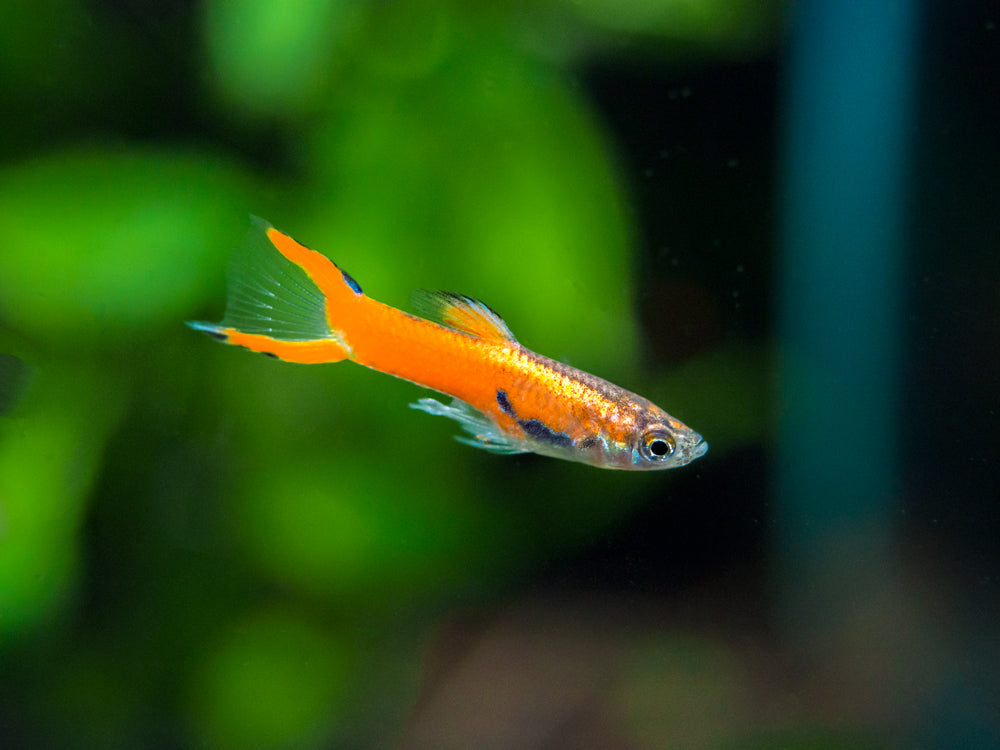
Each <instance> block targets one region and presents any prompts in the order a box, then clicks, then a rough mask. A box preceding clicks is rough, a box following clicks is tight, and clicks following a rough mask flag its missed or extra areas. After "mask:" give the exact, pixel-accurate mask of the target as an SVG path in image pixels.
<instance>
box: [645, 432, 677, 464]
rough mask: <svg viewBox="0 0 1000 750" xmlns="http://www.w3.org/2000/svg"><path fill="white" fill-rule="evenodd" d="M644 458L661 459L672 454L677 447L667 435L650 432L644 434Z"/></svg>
mask: <svg viewBox="0 0 1000 750" xmlns="http://www.w3.org/2000/svg"><path fill="white" fill-rule="evenodd" d="M645 447H646V458H648V459H649V460H650V461H663V460H665V459H667V458H670V456H671V455H672V454H673V452H674V449H675V448H676V447H677V446H676V443H674V439H673V438H672V437H670V436H669V435H663V434H660V433H652V434H650V435H647V436H646V446H645Z"/></svg>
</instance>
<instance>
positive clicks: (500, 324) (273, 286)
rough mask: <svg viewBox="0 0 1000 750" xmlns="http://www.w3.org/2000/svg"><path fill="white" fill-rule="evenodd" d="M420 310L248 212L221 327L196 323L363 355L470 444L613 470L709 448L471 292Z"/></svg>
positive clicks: (323, 357) (336, 353)
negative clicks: (561, 356) (555, 355)
mask: <svg viewBox="0 0 1000 750" xmlns="http://www.w3.org/2000/svg"><path fill="white" fill-rule="evenodd" d="M414 304H415V306H416V308H417V310H418V312H420V314H421V315H422V316H423V317H417V316H415V315H410V314H409V313H405V312H403V311H402V310H397V309H396V308H394V307H390V306H389V305H384V304H382V303H381V302H377V301H375V300H373V299H372V298H371V297H368V296H367V295H365V294H364V293H363V292H362V291H361V287H360V286H359V285H358V283H357V282H356V281H355V280H354V279H353V278H351V276H350V275H348V274H347V272H345V271H344V270H342V269H341V268H340V267H339V266H337V265H336V264H335V263H334V262H333V261H331V260H330V259H329V258H327V257H326V256H325V255H321V254H320V253H318V252H316V251H315V250H310V249H309V248H307V247H305V246H304V245H300V244H299V243H298V242H296V241H295V240H293V239H292V238H291V237H289V236H288V235H286V234H284V233H282V232H279V231H278V230H277V229H275V228H274V227H272V226H271V225H270V224H268V223H267V222H266V221H264V220H263V219H258V218H256V217H253V218H252V227H251V230H250V233H249V234H248V236H247V240H246V242H245V243H244V244H243V246H241V247H240V248H239V249H238V250H237V252H236V254H235V255H234V258H233V262H232V264H231V266H230V271H229V294H228V299H227V303H226V312H225V316H224V317H223V320H222V322H221V323H219V324H218V325H214V324H212V323H202V322H190V323H188V325H190V326H191V327H192V328H195V329H196V330H199V331H204V332H205V333H207V334H209V335H210V336H213V337H215V338H217V339H219V340H220V341H224V342H226V343H228V344H237V345H239V346H243V347H246V348H247V349H250V350H251V351H255V352H262V353H264V354H268V355H271V356H273V357H277V358H278V359H282V360H285V361H286V362H304V363H316V362H339V361H341V360H344V359H348V360H351V361H352V362H357V363H358V364H360V365H364V366H365V367H370V368H371V369H373V370H378V371H379V372H384V373H388V374H389V375H395V376H396V377H397V378H402V379H404V380H409V381H410V382H412V383H416V384H417V385H420V386H423V387H425V388H430V389H432V390H435V391H438V392H439V393H443V394H445V395H448V396H451V397H452V401H451V403H450V404H443V403H441V402H440V401H437V400H435V399H433V398H421V399H419V400H418V401H417V402H416V403H414V404H410V406H412V407H413V408H415V409H420V410H422V411H425V412H427V413H429V414H434V415H439V416H444V417H450V418H451V419H454V420H456V421H457V422H458V423H459V424H460V425H461V426H462V429H463V430H465V431H466V432H467V433H469V434H470V435H471V437H458V438H457V439H458V440H460V441H462V442H463V443H467V444H469V445H473V446H476V447H477V448H483V449H485V450H488V451H492V452H493V453H527V452H532V453H540V454H542V455H544V456H553V457H556V458H563V459H567V460H570V461H581V462H583V463H586V464H590V465H591V466H598V467H601V468H606V469H669V468H672V467H675V466H683V465H684V464H686V463H688V462H690V461H693V460H694V459H696V458H698V456H701V455H702V454H704V453H705V451H706V450H708V444H707V443H706V442H705V441H704V440H703V439H702V437H701V435H699V434H698V433H697V432H695V431H694V430H692V429H690V428H689V427H687V426H686V425H684V424H683V423H681V422H680V421H678V420H677V419H674V418H673V417H672V416H670V415H669V414H667V413H666V412H665V411H663V409H661V408H660V407H658V406H656V405H655V404H653V403H652V402H650V401H648V400H646V399H644V398H642V397H641V396H637V395H636V394H634V393H630V392H628V391H626V390H625V389H623V388H619V387H618V386H616V385H613V384H612V383H609V382H608V381H606V380H602V379H601V378H598V377H595V376H594V375H589V374H587V373H585V372H582V371H580V370H577V369H575V368H573V367H570V366H568V365H564V364H561V363H559V362H556V361H554V360H551V359H549V358H547V357H543V356H541V355H539V354H535V353H534V352H532V351H529V350H528V349H525V348H524V347H523V346H521V344H519V343H518V342H517V339H515V338H514V335H513V334H512V333H511V332H510V329H509V328H507V324H506V323H504V321H503V319H501V317H500V316H499V315H497V313H495V312H494V311H493V310H491V309H490V308H489V307H487V306H486V305H484V304H483V303H482V302H479V301H477V300H475V299H473V298H471V297H466V296H464V295H460V294H450V293H446V292H428V291H419V292H416V293H415V294H414Z"/></svg>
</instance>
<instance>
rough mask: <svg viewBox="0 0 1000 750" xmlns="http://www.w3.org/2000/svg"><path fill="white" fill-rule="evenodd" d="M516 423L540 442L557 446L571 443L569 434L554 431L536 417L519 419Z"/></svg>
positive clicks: (566, 446) (567, 446) (571, 439)
mask: <svg viewBox="0 0 1000 750" xmlns="http://www.w3.org/2000/svg"><path fill="white" fill-rule="evenodd" d="M517 423H518V424H519V425H521V429H522V430H524V432H525V434H526V435H528V436H529V437H532V438H534V439H535V440H537V441H539V442H541V443H548V444H549V445H555V446H557V447H559V448H569V447H571V446H572V445H573V438H571V437H570V436H569V435H564V434H563V433H561V432H555V431H554V430H553V429H552V428H551V427H548V426H547V425H546V424H545V423H544V422H541V421H539V420H537V419H519V420H518V421H517Z"/></svg>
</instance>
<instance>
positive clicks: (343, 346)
mask: <svg viewBox="0 0 1000 750" xmlns="http://www.w3.org/2000/svg"><path fill="white" fill-rule="evenodd" d="M228 280H229V290H228V295H227V301H226V314H225V316H224V317H223V319H222V322H221V323H219V324H217V325H216V324H213V323H204V322H201V321H190V322H188V325H189V326H191V327H192V328H194V329H195V330H197V331H202V332H204V333H207V334H208V335H210V336H212V337H214V338H217V339H219V340H220V341H224V342H226V343H228V344H236V345H238V346H244V347H246V348H247V349H250V350H252V351H255V352H262V353H264V354H269V355H271V356H274V357H277V358H279V359H283V360H285V361H286V362H303V363H310V364H311V363H317V362H339V361H340V360H342V359H348V358H350V356H351V350H350V346H348V344H347V342H346V340H345V338H344V335H343V333H342V332H341V331H339V330H338V329H337V328H335V327H334V324H333V321H334V320H337V319H341V320H344V319H349V318H347V317H346V316H347V315H348V314H349V313H350V311H349V309H347V308H349V307H350V306H351V305H352V304H353V303H356V302H358V301H360V300H361V299H363V298H364V295H363V293H362V292H361V287H360V286H358V284H357V282H356V281H354V279H352V278H351V277H350V276H349V275H348V274H347V273H345V272H343V271H341V270H340V268H338V267H337V265H336V264H335V263H334V262H333V261H331V260H330V259H329V258H327V257H326V256H325V255H321V254H320V253H317V252H316V251H315V250H310V249H309V248H307V247H305V246H304V245H300V244H299V243H298V242H296V241H295V240H293V239H292V238H291V237H289V236H288V235H286V234H283V233H282V232H279V231H278V230H277V229H275V228H274V227H272V226H271V225H270V224H268V223H267V222H266V221H264V220H263V219H259V218H257V217H256V216H253V217H251V228H250V232H249V233H248V234H247V237H246V240H245V241H244V242H243V244H242V245H241V246H240V247H239V248H238V249H237V251H236V252H235V253H234V255H233V259H232V261H231V263H230V267H229V276H228Z"/></svg>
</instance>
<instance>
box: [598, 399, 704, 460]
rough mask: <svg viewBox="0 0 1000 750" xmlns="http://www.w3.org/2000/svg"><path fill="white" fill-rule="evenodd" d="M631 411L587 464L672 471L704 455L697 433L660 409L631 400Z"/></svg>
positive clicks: (701, 441) (628, 411)
mask: <svg viewBox="0 0 1000 750" xmlns="http://www.w3.org/2000/svg"><path fill="white" fill-rule="evenodd" d="M632 406H633V407H634V408H632V409H629V410H627V412H626V413H625V414H623V415H622V417H621V424H620V425H619V428H620V429H615V430H612V431H610V432H611V433H612V434H610V435H606V436H605V437H604V439H602V440H600V441H599V442H598V443H597V444H596V445H595V446H594V447H595V448H597V450H596V451H594V452H593V453H592V454H591V456H590V457H589V460H587V462H588V463H591V464H593V465H596V466H602V467H604V468H609V469H626V470H632V471H651V470H658V469H675V468H677V467H678V466H684V465H685V464H689V463H691V462H692V461H694V460H695V459H696V458H698V457H700V456H703V455H705V452H706V451H707V450H708V443H707V442H706V441H705V439H704V438H703V437H702V436H701V435H699V434H698V433H697V432H695V431H694V430H692V429H691V428H690V427H688V426H687V425H686V424H684V423H683V422H681V421H680V420H679V419H675V418H674V417H672V416H670V415H669V414H667V412H665V411H664V410H663V409H661V408H660V407H658V406H656V405H655V404H653V403H650V402H649V401H646V400H645V399H642V398H639V397H635V400H634V401H633V403H632Z"/></svg>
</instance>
